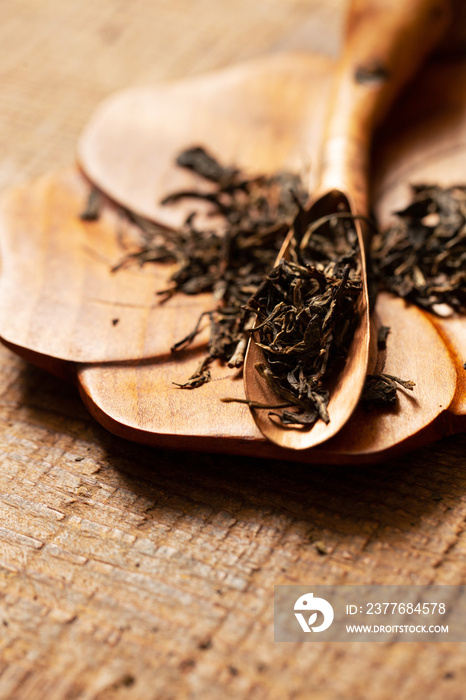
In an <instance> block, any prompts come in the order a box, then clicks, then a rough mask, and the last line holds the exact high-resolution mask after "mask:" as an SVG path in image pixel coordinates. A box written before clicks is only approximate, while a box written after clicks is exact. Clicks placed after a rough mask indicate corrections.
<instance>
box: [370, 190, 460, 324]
mask: <svg viewBox="0 0 466 700" xmlns="http://www.w3.org/2000/svg"><path fill="white" fill-rule="evenodd" d="M372 259H373V263H374V266H375V269H376V272H377V276H378V278H379V282H380V285H381V287H382V288H384V289H386V290H388V291H390V292H393V293H394V294H396V295H397V296H400V297H403V298H404V299H407V300H408V301H411V302H413V303H414V304H417V305H418V306H420V307H421V308H423V309H426V310H428V311H430V312H432V313H438V314H443V313H444V311H445V305H446V306H447V309H446V311H447V313H448V308H449V309H450V310H454V311H456V312H458V313H461V314H464V313H466V187H464V186H455V187H449V188H441V187H438V186H435V185H415V186H413V187H412V200H411V202H410V203H409V205H408V206H407V207H406V208H405V209H403V210H402V211H397V212H395V214H394V222H393V224H392V225H391V226H390V227H389V228H388V229H386V230H385V231H383V232H382V233H380V234H378V235H376V236H375V237H374V239H373V246H372Z"/></svg>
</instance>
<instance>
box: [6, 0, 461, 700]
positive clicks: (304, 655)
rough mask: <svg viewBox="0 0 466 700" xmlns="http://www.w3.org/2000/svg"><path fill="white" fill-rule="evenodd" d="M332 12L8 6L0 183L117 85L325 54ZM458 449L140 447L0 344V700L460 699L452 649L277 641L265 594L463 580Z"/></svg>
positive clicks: (205, 4)
mask: <svg viewBox="0 0 466 700" xmlns="http://www.w3.org/2000/svg"><path fill="white" fill-rule="evenodd" d="M339 6H340V2H339V0H332V2H323V0H322V1H321V2H317V0H312V1H311V0H286V2H285V1H284V0H257V1H256V2H255V3H251V2H248V1H246V0H238V2H236V3H232V4H231V5H230V6H229V7H228V10H226V9H225V7H226V6H225V5H224V4H223V3H216V2H214V0H200V2H198V3H192V2H190V1H189V0H174V1H172V2H162V0H160V1H159V2H153V1H152V0H135V1H134V2H132V3H131V4H128V3H119V4H116V3H115V2H112V1H111V0H102V2H100V3H95V2H90V0H70V2H68V3H61V2H58V0H43V2H41V3H40V4H39V3H37V2H35V1H34V0H16V1H15V3H6V4H4V7H2V24H1V25H0V38H1V41H0V58H1V60H0V75H1V77H2V91H1V93H0V134H1V135H2V143H3V144H4V146H3V152H2V160H1V163H0V187H2V188H3V187H6V186H7V185H8V184H10V183H14V182H18V181H19V180H24V179H25V178H27V177H30V176H35V175H39V174H42V173H45V172H47V171H48V170H54V169H56V168H57V167H60V166H67V165H68V164H69V163H71V162H72V160H73V156H74V145H75V143H76V140H77V137H78V134H79V132H80V130H81V128H82V126H83V125H84V123H85V121H86V119H87V118H88V116H89V115H90V113H91V112H92V111H93V109H94V108H95V106H96V105H97V104H98V103H99V102H100V100H101V99H102V98H103V97H104V96H106V95H107V94H109V93H110V92H112V91H113V90H116V89H120V88H125V87H127V86H128V85H130V84H133V83H139V84H142V83H144V82H154V81H156V80H160V79H171V78H178V77H182V76H185V75H190V74H194V73H197V72H200V71H202V70H204V69H211V68H216V67H220V66H222V65H227V64H229V63H232V62H235V61H237V60H240V59H244V58H249V57H252V56H254V55H259V54H260V53H262V52H264V51H269V50H275V49H277V48H278V49H284V48H305V45H306V43H307V42H308V41H309V43H310V44H311V43H312V42H313V41H317V39H318V40H319V42H320V43H319V44H317V43H315V44H313V45H314V46H316V47H317V48H318V49H322V41H321V38H322V34H323V29H322V31H319V32H316V29H315V28H316V27H320V28H325V31H326V32H327V31H328V32H329V40H328V41H329V43H328V44H327V45H328V46H329V50H330V51H333V52H334V51H335V47H336V46H337V45H338V42H337V39H336V35H335V34H332V32H333V31H335V32H338V30H339V26H340V25H341V16H340V14H338V12H337V10H338V8H339ZM313 12H315V13H317V14H316V17H317V19H313V18H312V13H313ZM332 12H333V13H334V14H335V20H336V24H335V27H333V28H332V27H329V26H328V22H327V17H328V16H329V15H330V14H332ZM319 13H320V14H319ZM322 17H324V20H323V19H322ZM319 18H320V19H319ZM465 448H466V437H465V436H464V435H459V436H457V437H455V438H451V439H447V440H444V441H442V442H440V443H437V444H435V445H434V446H432V447H431V448H429V449H424V450H420V451H418V452H416V453H414V454H412V455H409V456H407V457H406V458H403V459H400V460H391V461H390V462H388V463H385V464H383V465H379V466H378V467H372V466H360V467H354V468H351V470H350V471H349V470H348V469H347V468H344V467H336V466H322V465H315V466H312V467H309V466H305V465H299V464H290V463H287V462H283V461H269V460H259V459H252V458H241V459H239V458H237V457H234V456H231V455H222V456H220V457H219V456H214V455H205V454H189V455H186V454H183V453H178V452H175V451H167V450H161V449H158V450H152V449H149V448H145V447H141V446H137V445H133V444H131V443H128V442H126V441H124V440H123V439H119V438H115V437H113V436H112V435H110V434H109V433H107V432H106V431H105V430H104V429H103V428H101V427H100V426H98V425H97V424H96V423H95V422H94V421H93V420H92V419H91V418H90V416H89V414H88V413H87V412H86V410H85V409H84V407H83V406H82V404H81V401H80V399H79V397H78V394H77V391H76V390H75V389H74V388H73V387H72V386H70V385H68V384H66V383H64V382H62V381H60V380H59V379H56V378H54V377H52V376H49V375H48V374H46V373H45V372H44V371H42V370H40V369H36V368H33V367H30V366H28V365H27V364H26V363H24V362H23V361H22V360H20V359H19V358H17V357H15V356H14V355H13V354H12V353H11V352H9V351H8V350H6V349H4V348H3V349H0V630H1V634H0V698H1V699H2V700H3V699H4V700H39V699H40V700H42V698H45V697H46V698H47V699H48V700H71V699H72V698H73V699H74V700H120V699H121V698H129V699H130V700H140V699H142V700H146V698H147V699H152V698H157V699H158V700H159V699H160V700H162V699H163V700H169V699H175V698H176V699H177V700H178V699H179V698H188V697H192V698H203V700H210V699H212V700H218V698H220V697H221V698H239V697H240V698H247V699H248V700H274V699H275V698H276V699H277V700H278V699H279V700H282V699H283V698H286V697H293V698H302V699H303V700H304V699H305V698H309V697H312V698H313V699H314V698H316V699H317V700H336V699H340V698H348V697H351V698H355V699H359V698H361V699H362V698H368V697H370V698H375V699H376V700H391V699H392V698H393V697H397V698H400V699H401V700H405V699H406V700H408V699H409V700H411V699H413V698H415V699H417V698H419V699H421V698H427V697H428V698H429V699H434V700H435V699H437V698H438V699H439V700H440V698H442V699H443V698H445V697H448V698H452V699H453V700H456V699H457V700H460V699H461V698H463V697H464V686H465V682H466V672H465V666H464V660H463V659H464V645H461V644H427V643H426V644H417V643H416V644H404V645H389V644H333V645H332V644H307V645H294V644H287V645H283V644H280V645H279V644H275V645H274V643H273V641H272V639H273V631H272V626H273V606H272V597H273V584H278V583H303V582H304V583H305V582H312V583H315V584H318V583H349V584H357V583H384V584H387V583H429V582H436V583H452V584H453V583H455V584H456V583H464V581H465V578H466V532H465V529H464V523H465V519H466V500H465V493H466V477H465V474H466V471H465V467H466V457H465V454H466V450H465ZM318 542H323V543H324V544H325V547H326V550H327V552H328V553H327V554H321V553H320V552H319V548H318V546H317V543H318Z"/></svg>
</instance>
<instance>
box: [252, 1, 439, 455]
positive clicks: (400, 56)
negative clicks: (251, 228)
mask: <svg viewBox="0 0 466 700" xmlns="http://www.w3.org/2000/svg"><path fill="white" fill-rule="evenodd" d="M448 20H449V12H448V4H447V2H443V1H442V2H438V1H437V0H396V1H393V0H391V1H387V0H369V1H367V0H355V1H354V2H353V3H352V5H351V8H350V12H349V17H348V26H347V34H346V40H345V48H344V51H343V55H342V58H341V61H340V63H339V65H338V67H337V71H336V75H335V82H334V88H333V95H332V97H331V100H330V110H329V115H328V121H327V129H326V133H325V137H324V141H323V146H322V153H321V168H320V175H319V181H318V185H317V188H316V192H315V195H314V197H313V199H312V202H311V205H310V208H309V221H310V222H312V221H314V220H316V219H319V218H320V217H326V216H329V215H331V214H336V213H340V214H341V212H342V210H343V211H348V212H350V213H351V214H352V215H354V216H355V217H361V218H363V217H365V216H367V212H368V175H369V149H370V145H371V140H372V135H373V131H374V128H375V126H376V125H377V124H378V123H379V122H380V120H381V119H382V118H383V116H384V115H385V114H386V112H387V109H388V107H389V106H390V104H391V103H392V101H393V100H394V98H395V96H396V95H397V94H398V93H399V91H400V89H401V87H402V86H403V85H405V83H406V82H407V81H408V80H409V79H410V78H411V77H412V76H413V74H414V73H415V72H416V70H417V69H418V68H419V66H420V64H421V62H422V61H423V59H424V57H425V55H426V54H427V52H428V51H429V50H430V49H431V48H432V47H433V45H434V44H435V43H437V41H438V40H439V39H440V37H441V36H442V34H443V32H444V31H445V29H446V26H447V23H448ZM354 224H355V228H356V231H357V234H358V240H359V247H360V254H361V260H360V268H361V271H362V278H363V293H362V296H361V299H360V304H359V310H358V311H359V316H360V322H359V325H358V327H357V329H356V332H355V335H354V338H353V341H352V344H351V347H350V350H349V353H348V357H347V359H346V363H345V366H344V368H343V370H342V371H341V372H340V374H339V376H338V377H332V378H331V380H330V382H329V383H328V385H327V386H328V388H329V390H330V396H331V398H330V402H329V405H328V413H329V415H330V422H329V423H328V424H325V423H324V422H323V421H318V422H317V423H316V424H315V425H314V426H313V427H312V428H311V429H309V428H307V427H304V428H302V427H299V428H296V429H295V428H292V429H290V428H289V427H288V426H287V427H284V426H282V425H281V424H280V423H279V422H278V421H276V420H272V419H271V418H270V417H269V411H268V409H257V408H252V409H251V410H252V412H253V416H254V419H255V421H256V423H257V425H258V427H259V429H260V430H261V432H262V433H263V435H265V436H266V437H267V438H268V439H269V440H271V441H273V442H275V443H276V444H278V445H280V446H282V447H287V448H293V449H305V448H309V447H313V446H315V445H318V444H319V443H321V442H323V441H324V440H327V439H329V438H330V437H332V436H333V435H335V434H336V433H337V432H338V431H339V430H340V429H341V427H342V426H343V425H344V424H345V423H346V422H347V420H348V419H349V417H350V416H351V414H352V413H353V411H354V409H355V407H356V405H357V403H358V401H359V397H360V394H361V391H362V388H363V385H364V381H365V377H366V374H367V367H368V358H369V304H368V293H367V279H366V267H365V259H364V239H365V237H366V236H367V232H363V227H362V226H361V223H360V219H358V218H357V219H356V220H355V222H354ZM282 254H283V255H286V249H285V250H284V251H282ZM257 364H264V358H263V354H262V351H261V350H260V349H259V347H258V346H257V345H256V343H255V342H254V340H253V341H252V342H251V343H250V345H249V349H248V353H247V356H246V360H245V370H244V376H245V387H246V396H247V398H248V400H249V401H251V402H254V403H256V402H257V403H258V404H268V405H270V404H280V403H283V399H282V398H281V397H280V396H279V395H278V394H276V393H275V392H274V391H273V389H271V387H270V385H269V383H268V382H266V381H265V380H264V379H263V378H262V376H260V375H259V374H258V373H257V371H256V369H255V366H256V365H257Z"/></svg>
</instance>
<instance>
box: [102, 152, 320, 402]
mask: <svg viewBox="0 0 466 700" xmlns="http://www.w3.org/2000/svg"><path fill="white" fill-rule="evenodd" d="M177 164H178V165H179V166H182V167H185V168H189V169H190V170H192V171H194V172H195V173H196V174H197V175H198V176H200V178H202V180H205V181H208V182H209V183H214V184H215V187H214V188H213V189H212V187H211V188H210V190H209V191H208V192H205V191H201V190H200V189H196V190H184V191H180V192H175V193H174V194H171V195H169V196H168V197H166V198H165V199H164V201H163V203H164V204H167V205H168V204H173V203H176V202H178V201H180V200H182V199H193V200H197V201H200V200H202V201H205V202H208V203H209V205H210V206H211V210H212V214H213V215H215V217H216V219H217V221H218V219H219V218H220V219H221V222H222V223H221V226H220V228H219V227H218V226H217V227H216V228H212V230H210V229H208V228H206V227H205V226H203V227H202V228H198V226H197V222H196V219H197V214H196V212H195V211H193V212H192V213H191V214H190V215H189V216H188V218H187V219H186V221H185V223H184V225H183V226H181V227H180V228H179V229H171V228H162V227H160V226H157V225H156V224H154V223H152V222H151V221H148V220H146V219H143V218H142V217H140V216H137V215H135V214H134V213H133V212H130V211H126V212H125V214H126V216H128V217H129V218H130V219H131V220H132V221H134V222H135V223H136V224H137V225H138V226H139V227H140V228H141V230H142V231H143V233H144V240H143V242H142V244H141V246H140V248H139V249H138V250H137V251H136V252H135V253H132V254H130V255H126V256H125V257H124V258H123V260H122V261H121V262H120V263H118V265H116V266H115V267H114V270H117V269H119V268H121V267H123V266H126V265H128V264H130V263H131V262H134V261H137V262H139V264H141V265H143V264H145V263H147V262H171V263H173V262H174V263H176V264H177V269H176V271H175V272H174V273H173V275H172V277H171V280H170V281H171V285H170V286H169V287H168V288H167V289H165V290H163V291H161V292H159V293H158V294H159V295H160V296H161V298H162V300H166V299H168V298H170V297H171V296H173V295H175V294H178V293H180V292H181V293H183V294H199V293H202V292H211V293H212V295H213V298H214V302H215V306H214V308H213V309H212V310H211V311H209V312H207V313H205V314H202V316H201V317H200V318H199V320H198V322H197V323H196V325H195V327H194V328H193V329H192V331H191V332H190V333H189V334H188V335H187V336H186V337H185V338H183V339H181V340H180V341H179V342H177V343H176V344H175V345H174V346H173V348H172V351H174V352H176V351H178V350H181V349H183V348H186V347H188V346H189V345H190V343H192V341H193V340H194V338H195V337H196V335H197V333H198V332H199V331H200V329H201V327H202V321H203V317H204V316H206V317H207V319H208V322H209V326H210V338H209V345H208V349H207V354H206V356H205V358H204V359H203V360H202V362H201V364H200V366H199V368H198V369H197V371H196V372H195V373H194V374H193V375H192V376H191V377H189V378H188V379H187V380H186V381H185V382H184V383H183V384H180V385H178V386H181V387H182V388H185V389H191V388H195V387H198V386H201V385H202V384H204V383H205V382H208V381H210V379H211V375H210V370H209V366H210V365H211V363H212V362H213V360H215V359H219V360H222V361H224V362H227V363H228V365H229V366H230V367H241V365H242V364H243V360H244V353H245V350H246V347H247V342H248V340H249V330H250V328H251V326H252V321H253V317H252V316H251V314H250V312H249V311H248V310H247V309H246V308H245V305H246V303H247V301H248V299H249V298H250V296H251V295H252V294H253V293H254V292H255V291H256V289H257V288H258V287H259V285H260V284H261V282H262V281H263V279H264V276H265V275H266V274H267V273H268V272H270V270H271V269H272V268H273V265H274V263H275V260H276V258H277V255H278V252H279V250H280V248H281V246H282V243H283V241H284V239H285V237H286V235H287V234H288V232H289V230H290V227H291V225H292V224H293V221H294V220H295V218H296V216H297V214H298V213H299V211H300V208H301V206H302V204H303V203H304V202H305V201H306V199H307V193H306V192H305V191H304V189H303V186H302V184H301V181H300V179H299V177H298V176H296V175H293V174H290V173H286V172H283V173H278V174H277V175H274V176H270V177H268V176H267V177H266V176H260V177H246V176H245V175H244V174H243V173H241V172H240V171H239V170H238V169H236V168H233V167H223V166H222V165H221V164H220V163H219V162H218V161H217V160H216V159H215V158H214V157H213V156H212V155H210V154H209V153H207V152H206V151H205V150H204V149H203V148H201V147H196V148H190V149H188V150H185V151H183V152H182V153H181V154H180V155H179V156H178V158H177ZM202 180H201V182H202Z"/></svg>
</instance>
